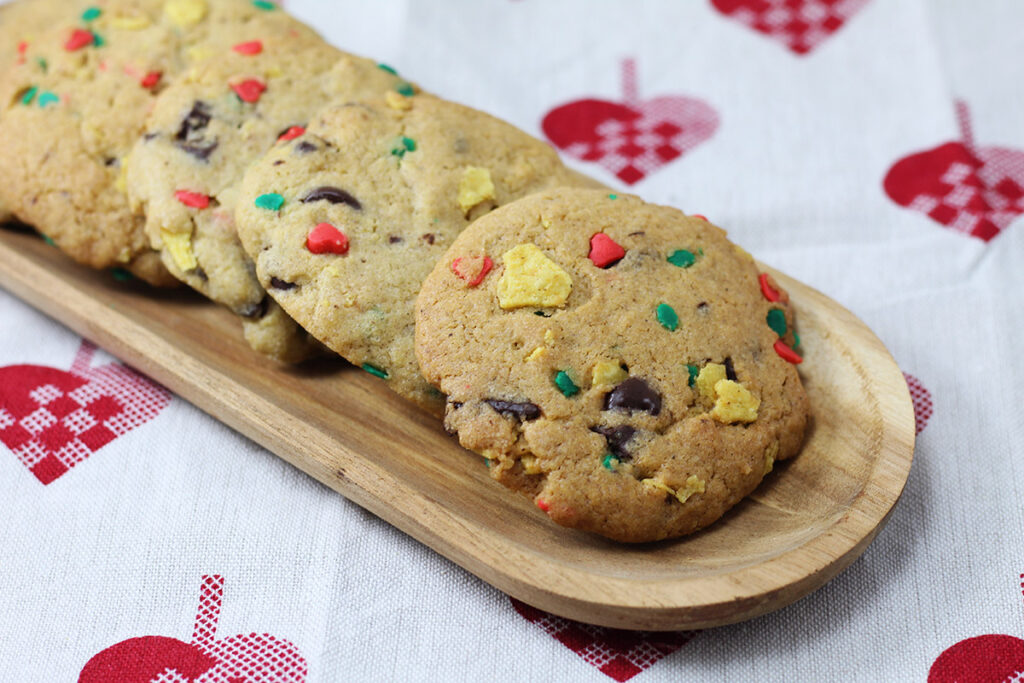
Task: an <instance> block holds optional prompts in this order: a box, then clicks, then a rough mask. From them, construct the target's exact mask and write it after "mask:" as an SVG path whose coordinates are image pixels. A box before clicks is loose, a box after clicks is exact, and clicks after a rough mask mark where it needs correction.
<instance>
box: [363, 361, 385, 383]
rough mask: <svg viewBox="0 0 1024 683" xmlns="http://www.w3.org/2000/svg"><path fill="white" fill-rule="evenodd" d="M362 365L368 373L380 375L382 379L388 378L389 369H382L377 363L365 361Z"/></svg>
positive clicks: (375, 375)
mask: <svg viewBox="0 0 1024 683" xmlns="http://www.w3.org/2000/svg"><path fill="white" fill-rule="evenodd" d="M360 367H362V368H363V370H366V371H367V372H368V373H370V374H371V375H373V376H374V377H380V378H381V379H387V378H388V373H387V370H381V369H380V368H378V367H377V366H376V365H371V364H370V363H363V364H362V366H360Z"/></svg>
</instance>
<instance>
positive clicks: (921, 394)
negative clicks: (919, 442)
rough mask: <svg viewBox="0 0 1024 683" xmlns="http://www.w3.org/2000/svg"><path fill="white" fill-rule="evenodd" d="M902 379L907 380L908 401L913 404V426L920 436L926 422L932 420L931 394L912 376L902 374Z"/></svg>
mask: <svg viewBox="0 0 1024 683" xmlns="http://www.w3.org/2000/svg"><path fill="white" fill-rule="evenodd" d="M903 378H904V379H905V380H907V389H909V390H910V400H911V402H913V404H914V426H915V428H916V429H917V433H918V434H920V433H921V430H923V429H924V428H925V427H927V426H928V420H930V419H931V418H932V392H930V391H928V389H927V388H925V386H924V384H922V383H921V380H919V379H918V378H916V377H914V376H913V375H909V374H907V373H905V372H904V373H903Z"/></svg>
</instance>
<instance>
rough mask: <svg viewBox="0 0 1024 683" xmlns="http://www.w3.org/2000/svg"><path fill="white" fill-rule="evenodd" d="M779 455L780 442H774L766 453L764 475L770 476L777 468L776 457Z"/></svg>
mask: <svg viewBox="0 0 1024 683" xmlns="http://www.w3.org/2000/svg"><path fill="white" fill-rule="evenodd" d="M778 454H779V442H778V441H772V445H771V446H769V447H768V448H766V449H765V451H764V474H765V476H768V473H769V472H771V471H772V469H773V468H774V467H775V456H777V455H778Z"/></svg>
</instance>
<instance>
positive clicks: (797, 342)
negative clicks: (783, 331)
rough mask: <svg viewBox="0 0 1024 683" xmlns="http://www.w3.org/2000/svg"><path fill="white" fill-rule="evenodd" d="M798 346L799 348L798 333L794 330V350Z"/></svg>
mask: <svg viewBox="0 0 1024 683" xmlns="http://www.w3.org/2000/svg"><path fill="white" fill-rule="evenodd" d="M798 348H800V335H799V334H797V333H796V332H794V333H793V349H794V350H796V349H798Z"/></svg>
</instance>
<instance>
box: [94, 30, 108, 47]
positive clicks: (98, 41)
mask: <svg viewBox="0 0 1024 683" xmlns="http://www.w3.org/2000/svg"><path fill="white" fill-rule="evenodd" d="M92 44H93V45H94V46H96V47H103V46H104V45H106V44H107V41H105V40H103V36H101V35H100V34H98V33H96V32H93V34H92Z"/></svg>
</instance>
